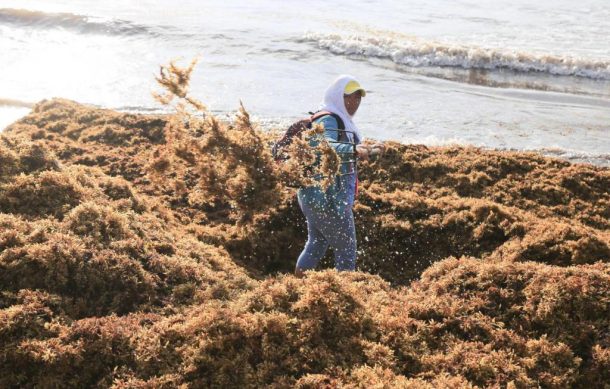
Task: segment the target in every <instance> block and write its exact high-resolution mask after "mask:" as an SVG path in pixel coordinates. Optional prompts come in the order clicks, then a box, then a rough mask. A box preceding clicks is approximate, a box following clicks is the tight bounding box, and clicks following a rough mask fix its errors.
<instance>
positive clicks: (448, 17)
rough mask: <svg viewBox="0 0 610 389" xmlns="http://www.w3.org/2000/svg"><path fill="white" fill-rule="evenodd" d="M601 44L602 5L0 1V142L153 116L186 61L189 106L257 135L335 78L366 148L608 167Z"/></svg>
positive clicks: (606, 9) (607, 95)
mask: <svg viewBox="0 0 610 389" xmlns="http://www.w3.org/2000/svg"><path fill="white" fill-rule="evenodd" d="M608 31H610V2H608V0H581V1H578V2H574V1H567V0H553V1H551V0H538V1H536V2H532V1H525V0H510V1H509V0H494V1H492V0H477V1H474V0H471V1H463V0H460V1H455V0H435V1H424V0H405V1H390V0H381V1H367V0H350V1H344V0H337V1H324V2H323V1H309V2H302V1H293V0H282V1H279V0H276V1H270V0H261V1H231V0H225V1H195V0H183V1H169V0H155V1H153V0H148V1H146V0H139V1H118V0H107V1H104V2H99V1H92V0H70V1H67V0H65V1H60V0H15V1H12V0H0V130H1V129H2V128H4V127H5V126H6V125H8V124H10V123H11V122H12V121H14V120H16V119H18V118H19V117H21V116H23V115H25V114H27V112H28V111H29V108H28V106H30V105H31V104H32V103H35V102H37V101H40V100H42V99H45V98H51V97H65V98H68V99H73V100H76V101H79V102H84V103H90V104H95V105H97V106H100V107H107V108H112V109H118V110H124V111H135V112H144V113H146V112H158V111H163V107H161V106H159V104H158V103H156V102H155V101H154V99H153V98H152V96H151V92H152V91H154V90H157V87H156V85H155V81H154V75H155V74H156V73H157V72H158V69H159V65H160V64H166V63H168V62H169V61H170V60H172V59H176V58H182V59H181V60H180V61H181V62H180V63H183V64H187V63H188V62H189V61H190V60H191V59H192V58H193V57H196V56H200V62H199V65H198V66H197V68H196V70H195V72H194V74H193V78H192V84H191V89H192V94H193V95H194V96H196V97H197V98H199V99H200V100H202V101H203V102H204V103H206V104H207V105H208V107H209V108H210V109H211V110H212V111H214V112H216V113H218V114H219V115H221V116H224V115H227V116H230V115H232V114H233V113H234V112H235V110H236V109H237V107H238V105H239V101H240V100H241V101H242V102H243V104H244V105H245V107H246V108H247V109H248V110H249V112H250V113H251V114H252V115H253V116H254V117H255V118H256V119H257V120H258V121H259V123H260V125H261V126H262V127H265V128H278V127H283V126H286V125H288V124H289V123H290V122H292V121H293V120H295V119H297V118H300V117H302V116H303V115H305V114H306V112H307V111H310V110H313V109H315V108H316V107H317V105H318V104H319V102H320V100H321V98H322V95H323V92H324V89H325V88H326V86H327V85H328V84H329V83H330V82H331V81H332V80H333V79H334V78H335V77H336V76H337V75H339V74H342V73H349V74H352V75H354V76H356V77H357V78H358V79H359V80H360V81H361V83H362V84H363V86H365V88H366V89H367V91H368V94H367V96H366V97H365V98H364V99H363V103H362V105H361V107H360V109H359V111H358V113H357V114H356V117H355V119H356V122H357V123H358V124H359V126H360V128H361V130H362V132H363V133H364V134H365V135H366V136H367V137H370V138H374V139H380V140H385V139H392V140H398V141H401V142H405V143H423V144H428V145H442V144H469V145H476V146H482V147H488V148H497V149H516V150H537V151H540V152H542V153H544V154H547V155H553V156H559V157H562V158H567V159H570V160H573V161H575V162H591V163H595V164H598V165H603V166H610V39H609V38H608V36H609V35H608Z"/></svg>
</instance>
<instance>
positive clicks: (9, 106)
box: [0, 99, 610, 168]
mask: <svg viewBox="0 0 610 389" xmlns="http://www.w3.org/2000/svg"><path fill="white" fill-rule="evenodd" d="M51 100H52V99H51ZM43 101H46V100H43ZM4 103H6V104H4ZM36 104H37V103H29V102H24V101H19V100H14V99H0V133H2V131H4V130H5V129H6V128H7V127H9V126H10V125H11V124H12V123H14V122H17V121H19V120H20V119H22V118H24V117H26V116H28V115H29V114H30V113H31V108H32V107H34V106H35V105H36ZM86 105H87V106H91V107H92V108H95V109H104V110H109V111H116V112H120V113H130V114H136V115H162V116H170V115H171V112H168V111H167V110H165V111H164V110H163V109H161V108H159V109H153V108H147V109H145V110H143V108H141V107H124V108H120V109H114V108H106V107H101V106H97V105H94V104H86ZM3 111H5V115H4V117H5V118H6V119H5V120H3ZM11 111H12V112H11ZM212 114H214V115H215V116H219V117H222V118H223V119H224V120H231V117H233V116H234V115H235V111H212ZM7 115H8V117H6V116H7ZM298 119H299V118H298V117H294V118H291V117H282V118H277V117H255V118H254V121H255V122H256V123H257V124H258V125H259V126H260V127H261V128H262V129H263V130H265V131H267V132H271V133H275V132H277V133H280V132H282V131H284V130H285V127H286V128H287V127H288V126H289V125H290V124H291V123H292V122H294V121H295V120H298ZM369 139H373V140H381V139H378V138H375V137H371V138H369ZM387 140H388V139H386V140H381V141H387ZM389 141H393V142H399V143H401V144H404V145H422V146H426V147H437V146H438V147H452V146H453V147H466V148H468V147H473V148H478V149H481V150H483V151H500V152H518V153H534V154H538V155H540V156H544V157H550V158H558V159H560V160H563V161H567V162H570V163H573V164H591V165H594V166H598V167H604V168H610V153H609V154H592V153H586V152H582V151H580V150H568V149H563V148H560V147H549V148H534V149H519V148H515V147H493V146H486V145H478V144H469V143H460V142H453V141H447V142H445V141H442V140H440V141H434V142H433V143H432V144H431V143H409V142H406V141H401V140H399V139H389Z"/></svg>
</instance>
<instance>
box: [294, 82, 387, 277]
mask: <svg viewBox="0 0 610 389" xmlns="http://www.w3.org/2000/svg"><path fill="white" fill-rule="evenodd" d="M364 96H366V92H365V90H364V89H363V88H362V87H361V86H360V84H359V83H358V81H356V80H355V79H354V77H352V76H349V75H342V76H339V77H338V78H337V79H336V80H335V81H334V82H333V83H332V84H331V85H330V86H329V87H328V88H327V89H326V92H325V94H324V100H323V102H322V104H321V105H320V108H319V112H320V111H327V112H329V113H331V114H328V115H324V116H322V117H319V118H317V119H316V120H315V121H314V123H320V124H321V125H322V126H323V127H324V137H325V138H326V140H328V142H329V143H330V145H331V146H332V147H334V149H335V151H336V152H337V154H338V155H339V157H340V167H339V172H338V174H337V176H336V177H335V180H334V182H333V183H331V185H330V186H329V187H328V188H327V189H326V190H324V189H322V188H321V187H320V186H317V185H313V186H308V187H305V188H300V189H299V190H298V192H297V198H298V201H299V206H300V207H301V210H302V211H303V214H304V215H305V218H306V219H307V243H306V244H305V248H304V249H303V251H302V252H301V255H300V256H299V258H298V260H297V263H296V267H295V275H296V276H297V277H302V276H303V275H304V272H305V271H306V270H310V269H314V268H315V267H316V265H317V264H318V262H319V261H320V259H322V257H323V256H324V254H325V253H326V250H327V249H328V248H329V247H331V248H332V249H333V251H334V255H335V268H336V269H337V270H338V271H353V270H355V268H356V228H355V225H354V214H353V212H352V207H353V205H354V198H355V196H356V191H357V185H358V177H357V174H358V171H357V167H356V158H361V159H368V157H369V155H370V153H371V150H372V149H373V148H376V149H381V150H383V145H382V144H376V145H374V146H372V147H369V146H366V145H364V144H360V142H361V140H362V136H361V134H360V131H359V130H358V127H356V125H355V123H354V122H353V120H352V118H353V116H354V115H355V114H356V111H357V110H358V107H359V106H360V102H361V99H362V97H364ZM310 144H312V145H314V144H315V140H314V139H312V140H311V141H310Z"/></svg>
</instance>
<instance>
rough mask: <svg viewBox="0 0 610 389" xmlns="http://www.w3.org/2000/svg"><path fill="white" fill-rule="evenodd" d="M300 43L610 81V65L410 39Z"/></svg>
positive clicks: (433, 63)
mask: <svg viewBox="0 0 610 389" xmlns="http://www.w3.org/2000/svg"><path fill="white" fill-rule="evenodd" d="M299 42H307V43H314V44H316V45H317V46H318V47H319V48H322V49H325V50H328V51H330V52H332V53H334V54H341V55H362V56H365V57H374V58H386V59H390V60H392V61H393V62H395V63H398V64H402V65H407V66H412V67H426V66H428V67H458V68H463V69H486V70H496V69H507V70H511V71H516V72H523V73H527V72H540V73H546V74H552V75H559V76H576V77H584V78H589V79H594V80H610V61H603V60H590V59H585V58H578V57H567V56H566V57H562V56H555V55H537V54H531V53H524V52H517V51H512V50H508V49H507V50H497V49H489V48H481V47H476V46H466V45H451V44H445V43H439V42H433V41H425V40H420V39H416V38H410V37H407V36H400V38H396V37H393V36H392V37H383V36H382V37H373V36H360V35H349V36H344V35H339V34H321V33H307V34H305V35H304V36H303V37H301V38H300V39H299Z"/></svg>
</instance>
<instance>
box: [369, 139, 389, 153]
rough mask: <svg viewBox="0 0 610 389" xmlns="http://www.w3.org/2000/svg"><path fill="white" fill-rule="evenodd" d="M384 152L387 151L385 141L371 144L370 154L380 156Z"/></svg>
mask: <svg viewBox="0 0 610 389" xmlns="http://www.w3.org/2000/svg"><path fill="white" fill-rule="evenodd" d="M383 153H385V145H384V144H383V143H381V142H378V143H375V144H374V145H372V146H370V149H369V156H380V155H383Z"/></svg>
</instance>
